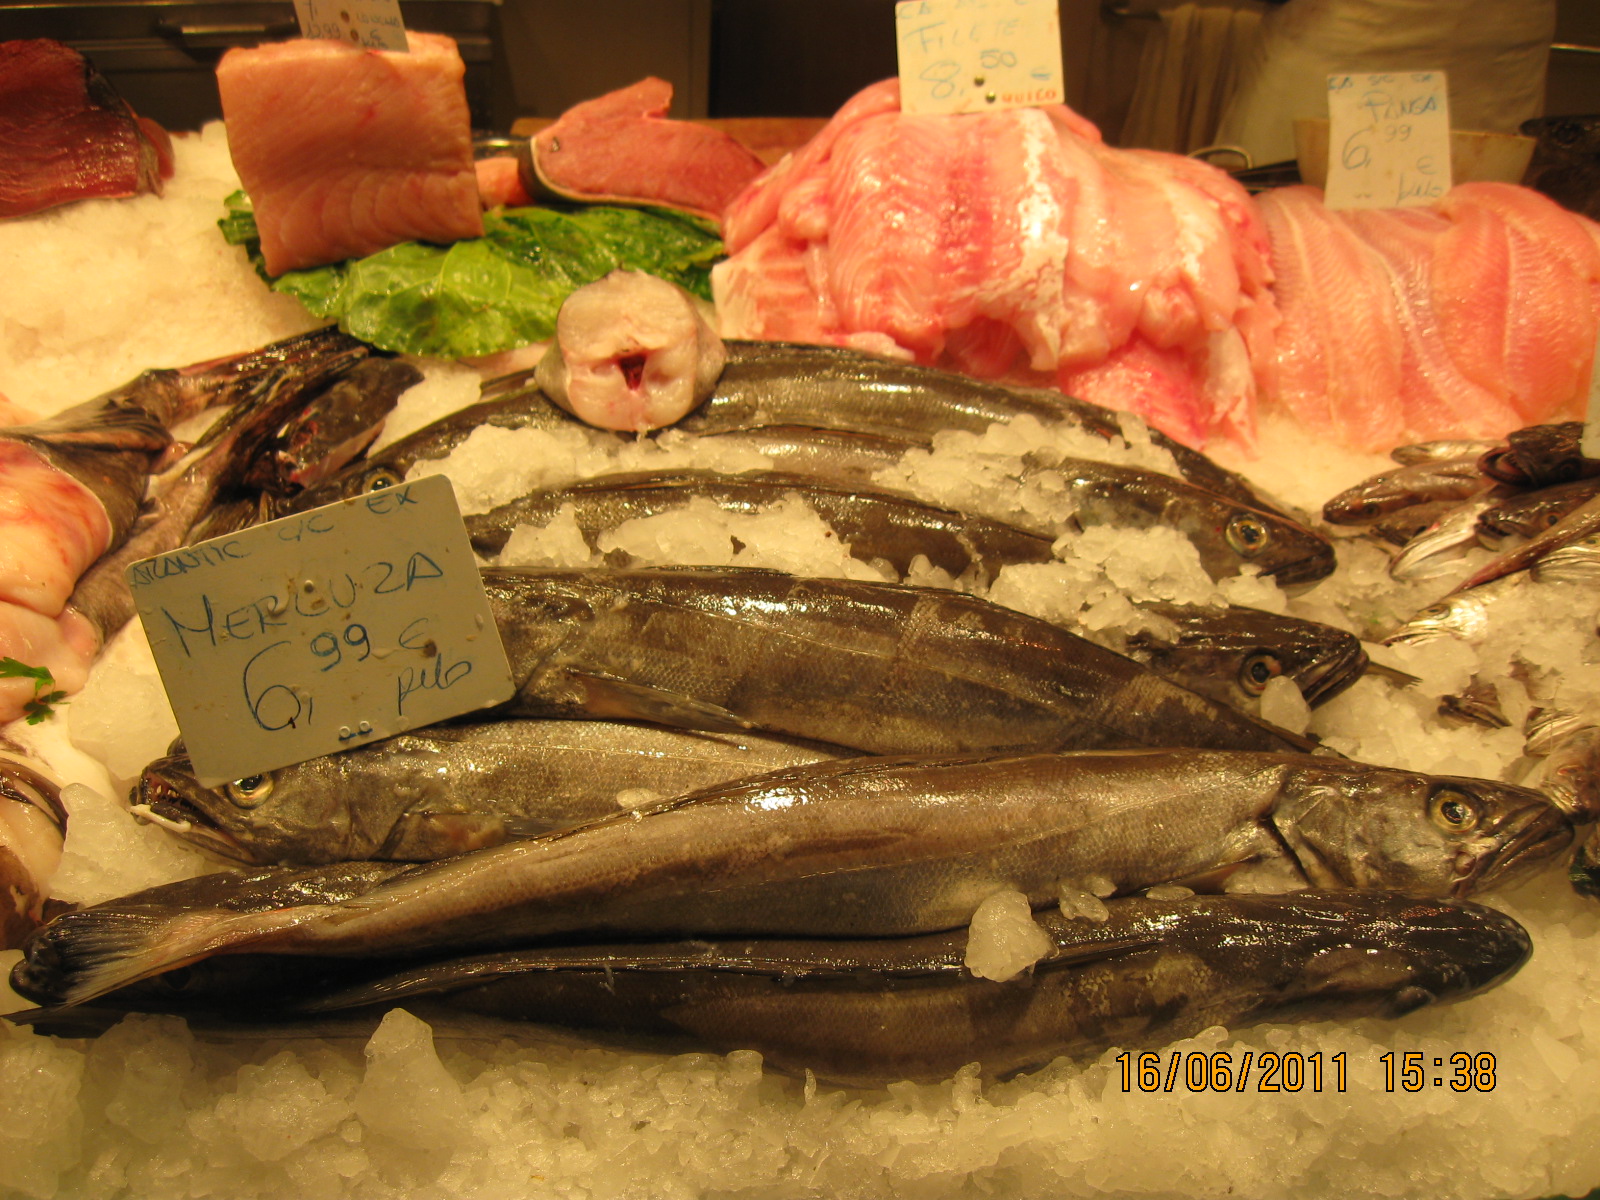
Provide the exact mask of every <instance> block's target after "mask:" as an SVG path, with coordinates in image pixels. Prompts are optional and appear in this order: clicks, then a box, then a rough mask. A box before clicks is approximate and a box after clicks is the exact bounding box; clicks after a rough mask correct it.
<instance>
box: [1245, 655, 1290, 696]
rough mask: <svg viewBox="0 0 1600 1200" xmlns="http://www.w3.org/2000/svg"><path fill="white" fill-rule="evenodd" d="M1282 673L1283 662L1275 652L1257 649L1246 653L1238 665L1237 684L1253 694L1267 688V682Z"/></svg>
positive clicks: (1258, 693)
mask: <svg viewBox="0 0 1600 1200" xmlns="http://www.w3.org/2000/svg"><path fill="white" fill-rule="evenodd" d="M1282 674H1283V663H1282V662H1280V661H1279V659H1278V656H1277V655H1276V654H1273V653H1271V652H1270V651H1267V650H1257V651H1255V652H1254V653H1252V654H1249V655H1246V656H1245V660H1244V662H1243V664H1242V665H1241V666H1240V667H1239V686H1240V687H1242V688H1244V690H1245V691H1247V692H1249V693H1250V694H1251V695H1253V696H1259V695H1260V694H1261V693H1262V692H1264V691H1266V690H1267V684H1268V683H1270V682H1271V681H1272V680H1274V679H1276V678H1277V677H1278V676H1279V675H1282Z"/></svg>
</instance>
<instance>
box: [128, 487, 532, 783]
mask: <svg viewBox="0 0 1600 1200" xmlns="http://www.w3.org/2000/svg"><path fill="white" fill-rule="evenodd" d="M128 582H129V585H130V587H131V588H132V589H133V595H134V600H135V603H136V604H137V605H138V607H139V615H140V618H141V619H142V621H143V622H144V627H145V632H146V633H147V635H148V636H149V638H150V646H151V650H152V651H153V653H154V654H155V658H156V665H157V667H158V668H159V669H160V671H161V679H162V683H163V684H164V685H165V686H166V689H167V694H168V696H169V697H170V698H171V700H172V706H173V712H174V713H175V715H176V716H177V718H178V725H179V727H180V728H181V729H182V731H183V737H184V742H185V743H186V745H187V747H188V750H189V755H190V758H191V760H192V762H193V764H194V768H195V772H196V774H197V775H199V776H200V778H201V779H202V781H204V782H207V783H214V782H222V781H224V780H228V779H237V778H240V777H242V776H244V775H252V774H256V773H259V772H261V771H266V770H271V769H272V768H273V767H279V766H283V765H285V764H287V763H292V762H299V761H301V760H302V759H306V758H312V757H315V756H316V755H319V754H327V753H330V752H332V751H334V750H339V749H342V748H343V747H345V746H346V745H349V744H352V742H354V741H364V740H369V739H372V738H379V737H385V736H387V735H389V734H392V733H399V732H401V731H402V730H405V729H411V728H414V727H415V726H418V725H423V724H427V723H430V722H433V721H439V720H443V719H445V718H446V717H452V716H456V715H458V714H460V713H463V712H469V711H471V710H473V709H476V708H481V707H484V706H485V705H489V704H496V703H498V702H500V701H501V700H504V699H506V698H507V697H508V696H509V695H510V694H511V691H512V687H511V682H510V670H509V667H508V666H507V664H506V658H505V651H504V649H503V648H502V647H501V645H500V638H499V634H498V631H497V630H496V628H495V624H494V618H493V614H492V613H491V612H490V611H489V606H488V601H487V600H486V599H485V597H484V593H483V585H482V582H481V580H480V577H479V574H478V568H477V563H476V560H475V559H474V558H473V556H472V551H471V548H470V546H469V545H468V543H467V537H466V530H465V529H464V528H463V527H462V524H461V517H460V515H459V513H458V512H457V510H456V506H455V496H454V493H453V492H452V491H451V489H450V483H449V480H447V479H445V478H444V477H443V476H435V477H432V478H429V479H424V480H421V481H419V482H417V483H408V484H401V485H398V486H396V487H394V488H389V489H386V490H384V491H381V492H374V493H370V494H368V495H365V496H360V497H357V498H355V499H353V500H346V501H343V502H341V503H339V504H333V505H329V506H327V507H326V508H319V509H315V510H313V511H311V512H309V513H301V514H298V515H296V516H293V517H286V518H284V519H283V520H281V521H273V522H271V523H269V524H266V525H259V526H256V527H254V528H251V529H247V530H244V531H242V532H241V533H238V534H235V535H232V536H229V537H226V538H218V539H214V540H213V541H211V542H202V543H199V544H198V545H195V546H190V547H187V548H185V549H184V550H181V551H178V552H175V553H173V554H166V555H158V556H156V557H155V558H149V559H145V560H144V561H142V562H139V563H135V564H134V565H133V566H132V567H131V568H129V572H128Z"/></svg>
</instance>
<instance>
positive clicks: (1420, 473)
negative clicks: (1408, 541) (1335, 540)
mask: <svg viewBox="0 0 1600 1200" xmlns="http://www.w3.org/2000/svg"><path fill="white" fill-rule="evenodd" d="M1492 486H1494V481H1493V480H1491V479H1489V478H1488V477H1487V476H1485V475H1484V474H1483V473H1482V472H1481V471H1480V470H1479V469H1478V460H1477V459H1476V458H1475V457H1472V456H1470V455H1469V456H1466V457H1462V458H1451V459H1445V460H1444V461H1442V462H1438V461H1432V460H1429V461H1425V462H1420V463H1415V464H1413V465H1411V466H1404V467H1400V468H1398V469H1397V470H1393V471H1384V472H1381V473H1380V474H1377V475H1374V476H1372V477H1371V478H1370V479H1364V480H1362V481H1361V482H1360V483H1357V484H1354V485H1352V486H1351V487H1348V488H1346V489H1345V490H1344V491H1342V492H1340V493H1339V494H1338V495H1336V496H1334V497H1333V498H1332V499H1331V500H1329V501H1328V502H1327V503H1326V504H1324V505H1323V506H1322V517H1323V520H1325V521H1328V522H1330V523H1332V524H1335V525H1362V524H1366V523H1367V522H1369V521H1374V520H1376V519H1377V518H1379V517H1381V516H1385V515H1388V514H1391V513H1395V512H1398V511H1400V510H1401V509H1404V508H1408V507H1410V506H1411V505H1414V504H1422V503H1426V502H1428V501H1436V500H1456V501H1460V500H1469V499H1471V498H1472V497H1473V496H1476V495H1478V494H1479V493H1480V492H1484V491H1487V490H1488V489H1489V488H1491V487H1492Z"/></svg>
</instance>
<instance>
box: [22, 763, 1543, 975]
mask: <svg viewBox="0 0 1600 1200" xmlns="http://www.w3.org/2000/svg"><path fill="white" fill-rule="evenodd" d="M1571 838H1572V826H1571V824H1570V823H1569V821H1568V820H1567V818H1566V816H1565V815H1564V814H1563V813H1562V812H1561V811H1560V810H1559V809H1558V808H1557V807H1556V806H1555V805H1553V804H1552V803H1551V802H1550V801H1549V800H1548V799H1547V798H1546V797H1545V796H1543V795H1542V794H1540V793H1539V792H1536V791H1531V790H1528V789H1524V788H1518V787H1515V786H1512V785H1510V784H1501V783H1496V782H1492V781H1489V780H1475V779H1463V778H1456V777H1451V776H1428V775H1421V774H1417V773H1415V772H1409V771H1400V770H1395V769H1392V768H1385V767H1374V766H1367V765H1363V764H1357V763H1348V762H1344V761H1341V760H1331V759H1324V758H1320V757H1316V756H1311V755H1299V754H1253V753H1227V752H1220V751H1195V750H1146V751H1135V752H1123V753H1114V752H1113V753H1081V754H1028V755H1015V756H996V755H982V756H948V757H943V758H935V759H924V758H900V757H873V756H869V757H865V758H857V759H849V760H844V761H841V762H824V763H815V764H812V765H810V766H805V767H797V768H793V769H790V770H786V771H777V772H772V773H770V774H767V775H763V776H758V777H756V778H754V779H749V780H745V781H742V782H740V783H735V784H731V785H725V786H722V787H718V788H713V789H708V790H704V791H700V792H693V793H690V794H689V795H687V796H681V797H678V798H676V799H673V800H667V801H663V802H661V803H659V804H656V805H651V806H647V807H645V808H641V809H634V810H632V811H631V812H629V813H626V814H622V815H619V816H616V817H610V818H606V819H604V820H599V821H592V822H590V823H588V824H585V825H580V826H577V827H575V828H573V829H569V830H564V831H560V832H557V833H552V834H546V835H544V836H542V837H537V838H532V839H529V840H526V841H519V842H508V843H506V844H505V845H502V846H496V847H493V848H490V849H487V850H479V851H475V852H473V853H471V854H466V855H462V856H459V857H456V858H452V859H446V860H443V861H441V862H437V863H430V864H426V865H423V866H415V867H409V868H403V869H396V868H389V869H387V870H385V869H383V867H382V866H381V865H380V864H371V863H368V864H339V865H335V866H332V867H328V868H323V870H324V871H325V872H326V873H327V887H328V889H329V898H328V899H327V900H326V901H319V900H318V899H317V892H318V890H319V887H321V886H322V884H321V883H320V882H319V878H318V874H317V873H316V872H315V871H308V870H303V869H293V868H281V869H279V870H277V871H273V870H270V869H269V870H265V871H259V872H256V873H254V874H252V875H242V874H232V875H230V874H227V873H224V874H221V875H212V876H202V877H201V878H199V879H193V880H185V881H183V882H181V883H177V884H169V885H166V886H165V887H159V888H154V889H151V890H149V891H146V892H141V893H137V894H135V895H133V896H128V897H123V898H122V899H119V900H114V901H110V902H107V903H105V904H100V905H95V906H93V907H90V908H84V909H79V910H77V911H74V912H70V913H66V914H63V915H62V916H60V917H57V918H56V919H55V920H54V921H52V922H51V923H50V924H48V925H46V926H45V927H44V928H43V929H41V930H39V931H38V932H37V933H35V934H34V935H33V936H32V937H31V938H30V939H29V940H28V942H27V945H26V946H25V948H24V949H25V954H26V958H25V960H24V961H23V962H22V963H20V964H18V967H17V969H16V971H15V972H14V973H13V976H12V985H13V987H15V988H16V989H17V990H18V991H19V992H21V993H22V994H23V995H25V996H28V997H29V998H31V999H34V1000H37V1001H40V1002H48V1003H66V1004H75V1003H80V1002H82V1001H85V1000H89V999H92V998H93V997H95V996H98V995H101V994H103V993H104V992H107V991H110V990H112V989H114V988H117V987H121V986H123V985H124V984H127V983H130V982H132V981H134V980H137V979H141V978H144V977H145V976H148V975H152V974H156V973H159V972H162V971H166V970H170V969H172V968H174V967H178V966H183V965H185V964H188V963H191V962H194V961H196V960H199V959H203V958H206V957H209V956H211V955H214V954H219V953H235V954H236V953H251V954H253V953H276V954H295V955H301V954H310V955H332V956H350V955H355V956H373V955H377V956H383V955H395V954H427V953H431V952H437V951H439V950H442V949H445V948H449V949H458V950H459V949H478V948H482V949H494V948H507V947H514V946H526V945H529V944H531V943H533V942H535V941H539V940H550V939H567V940H570V939H571V938H573V937H575V936H577V935H580V934H581V935H586V936H591V937H592V936H596V935H601V936H623V937H640V936H650V937H671V936H678V937H683V936H716V935H734V934H747V935H751V936H760V935H772V936H795V937H836V936H837V937H893V936H903V935H910V934H917V933H928V932H935V931H938V930H942V929H952V928H955V927H957V926H960V925H962V924H965V923H966V922H967V921H968V920H970V918H971V917H972V914H973V912H974V911H975V910H976V908H977V907H978V905H979V903H980V902H981V901H982V900H983V899H984V898H985V897H987V896H989V895H991V894H992V893H994V892H996V891H999V890H1002V889H1015V890H1017V891H1020V892H1022V893H1024V894H1025V895H1026V896H1027V897H1028V900H1029V902H1030V903H1031V904H1032V905H1034V906H1035V907H1038V906H1042V905H1045V904H1048V903H1050V902H1052V901H1053V900H1054V899H1056V898H1057V897H1058V896H1059V895H1060V889H1061V888H1062V887H1063V886H1064V885H1066V886H1070V887H1074V888H1079V889H1086V888H1087V887H1088V885H1089V884H1090V883H1091V882H1092V883H1093V884H1094V885H1095V886H1094V890H1097V891H1104V892H1107V893H1113V892H1119V893H1128V892H1132V891H1137V890H1141V889H1143V888H1146V887H1150V886H1153V885H1156V884H1160V883H1172V882H1193V883H1195V884H1198V885H1203V884H1211V885H1215V884H1216V883H1217V882H1219V881H1222V880H1227V881H1229V882H1230V884H1231V886H1232V887H1233V888H1235V889H1236V890H1237V889H1241V888H1243V889H1244V890H1251V891H1275V892H1282V891H1295V890H1301V889H1304V888H1307V887H1355V888H1376V889H1384V888H1387V889H1393V890H1400V891H1405V892H1408V893H1410V894H1416V895H1433V896H1443V895H1451V896H1456V897H1461V896H1464V895H1466V894H1468V893H1470V892H1471V891H1473V890H1475V889H1477V888H1480V887H1487V886H1490V885H1492V884H1494V883H1500V882H1507V881H1509V880H1511V879H1514V878H1517V877H1520V876H1522V875H1525V874H1527V873H1528V872H1530V871H1532V870H1534V869H1536V868H1537V867H1538V866H1540V865H1542V864H1543V863H1545V862H1547V861H1548V860H1549V859H1550V858H1552V857H1553V856H1554V855H1555V854H1557V853H1559V851H1560V850H1561V849H1562V848H1564V847H1565V846H1566V845H1567V844H1568V843H1569V842H1570V841H1571ZM286 895H293V896H299V897H303V899H300V900H295V901H291V902H289V903H287V904H286V903H285V896H286Z"/></svg>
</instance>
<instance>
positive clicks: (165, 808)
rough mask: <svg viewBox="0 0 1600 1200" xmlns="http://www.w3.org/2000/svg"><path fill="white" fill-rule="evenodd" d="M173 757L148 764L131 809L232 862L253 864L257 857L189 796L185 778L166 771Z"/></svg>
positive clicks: (191, 843)
mask: <svg viewBox="0 0 1600 1200" xmlns="http://www.w3.org/2000/svg"><path fill="white" fill-rule="evenodd" d="M170 761H172V760H166V759H163V760H159V761H157V762H154V763H151V764H150V766H148V767H146V768H145V770H144V774H143V775H141V776H140V778H139V782H138V783H137V784H136V785H134V788H133V794H132V795H131V796H129V797H128V811H129V812H131V813H132V814H133V815H134V816H135V817H136V818H138V819H139V820H141V821H143V822H145V823H146V824H150V825H159V826H160V827H161V828H163V829H165V830H166V831H167V832H168V833H171V834H173V835H174V836H175V837H180V838H182V839H183V840H184V841H186V842H188V843H189V844H190V845H192V846H194V847H195V848H197V849H199V850H202V851H205V852H206V853H208V854H212V855H215V856H216V857H218V858H222V859H226V860H227V861H229V862H239V863H250V864H253V863H254V862H255V858H254V857H253V856H252V855H251V854H250V853H249V851H247V850H246V849H245V847H244V846H243V845H242V844H241V843H240V842H239V841H238V840H237V839H235V838H233V837H232V836H230V835H229V834H228V833H227V832H226V831H224V830H222V829H220V828H218V827H217V826H216V825H215V824H214V823H213V822H212V821H211V820H210V819H209V818H208V817H207V816H206V814H205V813H204V812H202V811H201V810H200V808H199V807H197V806H196V805H195V804H194V803H192V802H191V801H190V800H189V798H188V797H187V796H186V795H185V792H184V786H183V783H182V781H181V780H178V779H173V778H171V777H169V776H168V775H166V774H165V773H164V772H163V769H162V768H163V764H165V763H167V762H170ZM183 761H185V762H187V760H186V759H185V760H183Z"/></svg>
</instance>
